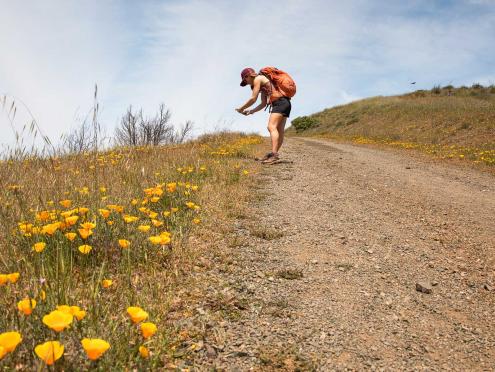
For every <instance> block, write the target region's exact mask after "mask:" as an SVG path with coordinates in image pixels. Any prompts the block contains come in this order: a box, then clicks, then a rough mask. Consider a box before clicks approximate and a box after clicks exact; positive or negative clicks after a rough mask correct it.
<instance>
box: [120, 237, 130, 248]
mask: <svg viewBox="0 0 495 372" xmlns="http://www.w3.org/2000/svg"><path fill="white" fill-rule="evenodd" d="M130 245H131V242H130V241H129V240H126V239H119V246H120V248H122V249H126V248H129V246H130Z"/></svg>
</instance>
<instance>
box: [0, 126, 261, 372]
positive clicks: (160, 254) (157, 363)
mask: <svg viewBox="0 0 495 372" xmlns="http://www.w3.org/2000/svg"><path fill="white" fill-rule="evenodd" d="M260 142H261V138H260V137H257V136H244V135H235V134H231V135H228V134H224V135H211V136H204V137H203V138H201V139H198V140H197V141H194V142H189V143H186V144H182V145H176V146H154V147H136V148H115V149H113V150H111V151H106V152H84V153H80V154H76V155H71V156H61V157H52V158H39V157H31V158H24V159H9V160H7V161H1V162H0V176H1V177H0V201H1V203H0V217H1V218H2V225H1V227H0V251H1V252H2V255H1V259H0V308H1V310H2V317H1V318H0V360H1V364H2V370H14V369H20V370H41V369H42V368H43V366H44V365H45V364H48V365H51V364H54V365H55V366H54V367H55V368H56V369H57V370H88V369H94V370H102V371H103V370H124V369H129V370H138V369H139V370H162V369H164V367H165V365H167V364H168V363H173V362H174V359H175V357H176V356H177V355H178V354H180V355H182V356H184V355H187V353H188V352H191V350H192V349H191V350H190V349H188V347H189V346H190V345H191V342H192V341H189V338H190V337H191V336H188V335H187V334H186V333H184V332H182V331H183V330H181V329H178V328H176V327H175V326H174V321H173V320H174V319H175V320H177V319H180V318H183V317H187V315H185V312H186V309H184V308H182V307H178V306H179V305H177V304H178V301H179V300H180V297H179V295H178V293H179V292H181V291H179V290H178V286H179V285H180V283H181V282H183V281H184V280H185V277H187V275H186V274H187V273H188V272H191V270H192V267H193V266H194V265H197V258H198V255H199V254H200V252H201V251H200V249H201V245H200V244H198V243H196V244H194V245H192V246H191V244H190V243H189V238H192V237H194V236H195V235H198V234H200V233H201V231H202V229H205V227H202V226H207V225H208V224H210V223H213V224H214V225H215V229H216V230H217V231H218V230H219V229H220V227H219V226H222V223H220V222H218V218H221V217H222V215H225V214H226V213H228V212H229V209H228V206H229V205H230V206H231V208H234V209H235V208H236V205H235V202H236V201H238V200H240V199H241V198H240V196H239V195H240V193H242V192H243V190H244V189H246V188H247V182H249V171H248V170H247V169H246V167H247V166H249V165H251V166H252V162H251V161H249V160H247V159H248V158H251V157H252V156H253V149H254V145H256V144H257V143H260ZM212 220H214V221H215V222H213V221H212ZM202 236H204V234H202ZM197 241H198V242H202V243H203V244H205V245H208V244H210V242H209V241H207V240H205V239H204V238H203V239H197ZM182 292H183V291H182ZM173 306H175V311H176V313H173V311H172V310H171V307H173ZM182 312H184V314H183V313H182ZM49 314H50V315H49ZM155 332H156V334H154V333H155ZM181 332H182V333H181ZM84 338H89V339H101V340H98V341H95V340H90V341H84V342H82V341H81V340H82V339H84ZM52 341H53V342H54V343H52ZM107 348H108V350H107ZM58 358H60V359H59V360H56V359H58ZM54 359H55V360H54ZM96 359H98V360H96ZM50 370H52V369H50Z"/></svg>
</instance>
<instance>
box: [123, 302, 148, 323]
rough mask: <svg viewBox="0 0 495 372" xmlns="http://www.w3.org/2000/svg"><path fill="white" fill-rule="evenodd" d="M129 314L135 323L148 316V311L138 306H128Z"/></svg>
mask: <svg viewBox="0 0 495 372" xmlns="http://www.w3.org/2000/svg"><path fill="white" fill-rule="evenodd" d="M127 314H129V317H130V318H131V320H132V321H133V323H139V322H142V321H143V320H145V319H147V318H148V313H147V312H146V311H144V310H143V309H141V308H140V307H137V306H130V307H128V308H127Z"/></svg>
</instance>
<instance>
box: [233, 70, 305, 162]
mask: <svg viewBox="0 0 495 372" xmlns="http://www.w3.org/2000/svg"><path fill="white" fill-rule="evenodd" d="M241 79H242V80H241V84H240V85H241V87H244V86H246V85H248V84H249V86H250V87H251V90H252V93H251V98H249V100H248V101H247V102H246V103H245V104H244V105H242V106H241V107H239V108H237V109H236V111H237V112H239V113H240V114H243V115H252V114H254V113H255V112H258V111H260V110H263V109H265V108H266V107H267V106H269V107H270V117H269V118H268V132H270V138H271V142H272V151H271V152H269V153H267V154H266V155H265V156H264V157H263V158H261V159H259V160H261V162H262V163H263V164H270V163H273V162H276V161H278V160H280V155H279V153H278V152H279V150H280V148H281V147H282V143H283V142H284V131H285V123H286V122H287V118H288V117H289V116H290V111H291V108H292V105H291V98H292V97H293V96H294V95H295V93H296V85H295V83H294V81H293V80H292V78H291V77H290V76H289V75H288V74H287V73H286V72H283V71H281V70H279V69H277V68H275V67H265V68H263V69H261V70H260V72H259V73H256V71H255V70H254V69H252V68H250V67H247V68H245V69H244V70H242V72H241ZM260 93H261V103H260V104H259V105H258V106H256V107H254V108H253V109H250V110H249V109H248V108H249V107H251V106H252V105H253V104H255V103H256V101H257V100H258V96H259V95H260Z"/></svg>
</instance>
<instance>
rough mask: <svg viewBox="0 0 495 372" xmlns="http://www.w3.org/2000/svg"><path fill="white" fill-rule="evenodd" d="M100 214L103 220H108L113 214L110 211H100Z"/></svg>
mask: <svg viewBox="0 0 495 372" xmlns="http://www.w3.org/2000/svg"><path fill="white" fill-rule="evenodd" d="M98 212H99V213H100V216H102V217H103V218H108V217H109V216H110V213H111V212H110V211H109V210H108V209H98Z"/></svg>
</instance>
